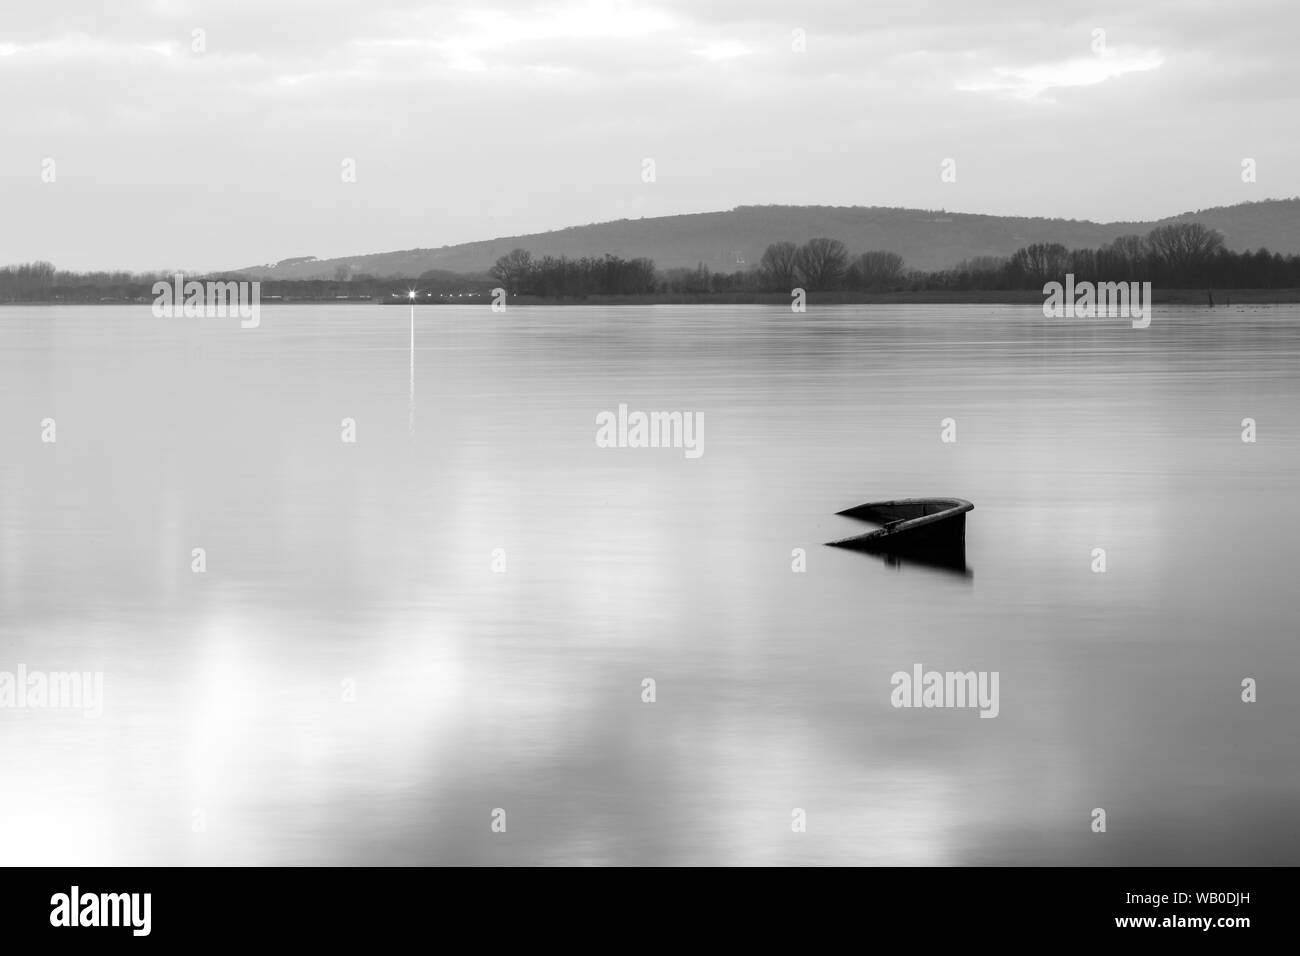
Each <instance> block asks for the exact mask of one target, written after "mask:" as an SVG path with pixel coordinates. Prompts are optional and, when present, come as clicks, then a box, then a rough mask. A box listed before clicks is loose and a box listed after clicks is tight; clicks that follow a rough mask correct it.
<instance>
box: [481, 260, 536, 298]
mask: <svg viewBox="0 0 1300 956" xmlns="http://www.w3.org/2000/svg"><path fill="white" fill-rule="evenodd" d="M532 268H533V254H532V253H531V252H529V251H528V250H526V249H512V250H511V251H510V252H509V253H508V254H506V255H504V256H502V257H501V258H500V259H498V260H497V261H496V264H495V265H493V266H492V268H491V269H489V270H488V275H490V276H491V277H492V278H494V279H496V280H497V281H499V282H500V283H501V285H502V287H504V288H505V290H506V291H507V292H509V293H510V294H511V295H518V294H519V291H520V289H521V288H522V287H523V285H524V283H525V281H526V280H527V278H528V275H529V273H530V272H531V271H532Z"/></svg>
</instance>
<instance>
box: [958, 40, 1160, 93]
mask: <svg viewBox="0 0 1300 956" xmlns="http://www.w3.org/2000/svg"><path fill="white" fill-rule="evenodd" d="M1163 64H1164V57H1163V56H1161V55H1160V53H1159V52H1158V51H1156V50H1146V51H1140V52H1135V53H1119V52H1114V51H1111V50H1107V51H1106V52H1105V53H1101V54H1097V55H1094V56H1090V57H1073V58H1070V59H1066V60H1059V61H1057V62H1055V63H1041V64H1036V65H1034V66H1026V67H995V68H993V69H992V70H991V71H989V72H988V73H987V74H986V75H985V76H984V77H982V78H979V79H974V80H966V81H959V82H958V83H957V84H956V88H957V89H958V90H962V91H963V92H972V93H989V92H991V93H999V94H1007V95H1010V96H1012V97H1014V98H1017V99H1034V98H1035V97H1038V96H1040V95H1041V94H1043V93H1045V92H1047V91H1049V90H1057V89H1065V88H1069V87H1077V86H1095V85H1096V84H1098V83H1104V82H1106V81H1107V80H1109V79H1113V78H1114V77H1117V76H1123V75H1124V74H1126V73H1144V72H1147V71H1149V70H1155V69H1158V68H1159V67H1160V66H1161V65H1163Z"/></svg>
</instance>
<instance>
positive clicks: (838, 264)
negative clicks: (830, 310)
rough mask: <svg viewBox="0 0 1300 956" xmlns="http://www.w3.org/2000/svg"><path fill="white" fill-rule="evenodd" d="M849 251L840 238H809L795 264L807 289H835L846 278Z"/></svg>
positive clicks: (801, 247) (800, 249) (801, 248)
mask: <svg viewBox="0 0 1300 956" xmlns="http://www.w3.org/2000/svg"><path fill="white" fill-rule="evenodd" d="M848 264H849V252H848V250H847V249H845V248H844V243H842V242H840V241H839V240H838V239H827V238H824V237H823V238H819V239H809V240H808V241H807V242H805V243H804V244H803V245H802V246H800V247H799V254H798V256H797V258H796V260H795V265H796V266H797V268H798V271H799V278H800V279H802V280H803V284H804V287H805V288H807V289H833V288H835V287H836V286H837V285H839V283H840V280H841V279H843V278H844V271H845V269H846V268H847V267H848Z"/></svg>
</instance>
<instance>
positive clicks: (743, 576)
mask: <svg viewBox="0 0 1300 956" xmlns="http://www.w3.org/2000/svg"><path fill="white" fill-rule="evenodd" d="M410 334H411V332H410V314H409V312H408V310H406V309H404V308H398V307H378V306H356V307H351V306H331V307H311V306H280V307H272V306H266V307H264V308H263V311H262V318H261V327H260V328H257V329H250V330H241V329H240V328H239V325H238V322H237V321H236V320H226V319H156V318H154V317H153V316H152V315H151V314H150V311H149V308H148V307H147V306H140V307H102V308H101V307H68V308H34V309H25V308H6V309H4V310H0V671H11V672H16V668H17V667H18V665H20V664H21V665H24V666H25V667H26V668H27V669H28V670H29V671H31V670H43V671H50V672H53V671H70V670H77V671H90V672H94V671H99V672H102V673H103V681H104V701H103V715H102V716H101V717H99V718H97V719H96V718H89V719H88V718H86V717H84V716H83V715H82V713H81V712H80V711H78V710H74V709H63V710H50V709H37V708H32V707H28V708H13V707H11V708H8V709H0V863H48V864H76V865H83V864H84V865H90V864H340V863H372V864H373V863H398V864H436V863H491V864H507V863H519V864H607V863H612V864H707V863H720V864H764V863H771V864H795V863H842V864H855V863H862V864H922V865H928V864H1020V863H1049V864H1112V863H1113V864H1137V863H1141V864H1161V865H1163V864H1257V863H1259V864H1262V863H1271V864H1281V863H1290V864H1296V863H1300V831H1298V830H1297V828H1296V826H1295V821H1296V815H1297V812H1298V811H1300V732H1298V730H1300V633H1298V631H1297V620H1298V619H1300V615H1298V614H1297V602H1298V600H1300V598H1298V596H1297V595H1298V593H1300V589H1298V588H1297V584H1296V578H1297V568H1298V567H1300V535H1298V534H1297V528H1300V494H1297V489H1298V488H1300V317H1298V311H1297V308H1296V307H1294V306H1287V307H1258V308H1243V307H1233V308H1230V309H1228V308H1220V309H1217V310H1213V311H1211V310H1208V309H1205V308H1195V309H1193V308H1173V307H1170V308H1165V309H1157V310H1156V312H1155V315H1154V319H1153V321H1152V324H1151V326H1150V327H1149V328H1148V329H1145V330H1137V329H1133V328H1131V327H1130V325H1129V323H1128V322H1127V321H1125V320H1120V319H1111V320H1106V319H1102V320H1063V319H1060V320H1047V319H1044V318H1043V316H1042V312H1041V309H1039V308H1037V307H1032V306H1031V307H1007V306H936V307H886V306H846V307H835V308H814V309H813V310H812V311H810V312H809V313H807V314H805V315H792V314H791V313H790V312H788V311H785V310H781V309H776V308H765V307H685V306H683V307H643V308H602V307H589V308H561V307H555V308H531V309H529V308H517V307H512V308H511V309H510V311H509V312H508V313H506V314H504V315H496V314H492V313H491V312H490V311H489V310H488V309H487V308H486V307H484V306H478V307H473V308H470V307H465V308H460V307H450V306H448V307H426V308H421V309H418V310H417V311H416V313H415V350H414V356H413V368H414V379H413V381H414V385H413V388H412V371H411V370H412V353H411V352H410V348H409V347H410ZM620 403H624V404H626V405H628V407H629V408H630V409H632V410H643V411H670V410H682V411H691V412H699V413H702V415H703V417H704V423H705V428H704V435H703V440H704V445H703V448H704V454H703V455H702V456H701V457H699V458H697V459H689V458H687V457H686V456H685V454H684V453H683V451H682V450H680V449H633V448H615V449H602V448H598V447H596V443H595V440H594V438H595V431H596V426H595V422H596V416H597V415H598V414H599V413H600V412H602V411H614V410H616V409H617V408H618V406H619V404H620ZM47 418H48V419H54V421H55V423H56V428H57V431H56V437H57V440H56V441H55V442H53V443H48V442H43V441H42V440H41V439H42V421H43V420H44V419H47ZM345 418H351V419H353V420H354V421H355V423H356V441H355V443H346V442H344V441H342V440H341V435H342V420H343V419H345ZM945 418H951V419H954V420H955V423H956V437H957V441H956V442H955V443H945V442H943V441H941V440H940V433H941V422H942V420H943V419H945ZM1244 418H1252V419H1254V420H1255V421H1256V423H1257V428H1258V440H1257V441H1256V442H1255V443H1246V442H1243V441H1242V420H1243V419H1244ZM923 495H945V496H959V497H963V498H967V499H969V500H971V501H973V502H974V504H975V510H974V511H973V512H972V513H971V514H970V515H969V516H968V522H967V555H966V557H967V562H968V565H969V571H968V573H967V574H959V573H952V572H949V571H944V570H939V569H935V568H931V567H926V566H920V565H914V564H903V565H891V564H887V563H886V562H885V561H883V560H882V559H880V558H877V557H873V556H871V555H865V554H860V553H855V552H848V551H841V550H838V549H832V548H826V547H823V546H822V543H823V542H825V541H828V540H831V539H833V538H838V537H842V536H844V535H847V534H851V533H855V532H857V531H861V530H867V528H866V526H863V525H860V524H857V523H855V522H852V521H850V520H848V519H845V518H840V517H836V516H835V514H834V513H835V512H836V511H838V510H841V509H843V508H847V507H849V506H851V505H856V504H860V503H862V502H864V501H870V500H875V499H884V498H891V497H912V496H923ZM195 548H203V549H205V553H206V571H205V572H204V573H194V572H193V571H192V561H193V560H194V559H193V557H192V552H193V549H195ZM797 548H802V549H805V551H806V562H807V570H806V572H805V573H795V572H793V571H792V563H793V562H794V560H795V559H794V558H793V557H792V552H793V551H794V549H797ZM1095 548H1103V549H1105V560H1106V571H1105V573H1095V572H1094V571H1093V570H1092V568H1093V565H1094V557H1093V549H1095ZM496 549H501V551H499V552H497V553H496V555H495V557H494V551H496ZM502 561H504V571H503V572H502V571H500V570H496V571H494V567H493V566H494V562H495V563H496V564H497V567H498V568H500V567H501V562H502ZM918 663H919V664H922V665H923V666H924V667H925V668H926V669H927V670H928V669H936V670H939V671H950V670H953V671H955V670H960V671H968V670H974V671H989V672H992V671H996V672H998V674H999V675H1000V708H999V714H998V716H997V717H996V719H980V718H979V716H978V713H977V711H975V710H971V709H896V708H894V707H893V706H891V702H890V697H891V690H892V688H891V675H892V674H893V673H894V672H896V671H900V670H902V671H909V672H910V671H911V669H912V667H913V665H915V664H918ZM646 678H652V679H653V680H654V681H655V701H654V702H653V703H646V702H643V700H642V687H643V684H642V682H643V680H645V679H646ZM1245 678H1254V679H1256V680H1257V681H1258V701H1257V702H1255V703H1244V702H1243V701H1242V699H1241V696H1242V680H1243V679H1245ZM347 698H353V699H347ZM497 808H501V809H503V810H504V811H505V819H506V832H505V833H494V832H493V830H492V822H493V811H494V810H495V809H497ZM796 808H798V809H802V810H803V811H804V812H805V813H806V820H807V832H803V833H798V832H793V831H792V820H793V818H794V817H793V811H794V810H795V809H796ZM1094 808H1103V809H1104V810H1105V811H1106V814H1107V829H1106V832H1105V833H1104V834H1100V833H1093V832H1091V829H1090V826H1091V824H1092V820H1093V816H1092V813H1093V810H1094Z"/></svg>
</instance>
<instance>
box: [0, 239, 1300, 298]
mask: <svg viewBox="0 0 1300 956" xmlns="http://www.w3.org/2000/svg"><path fill="white" fill-rule="evenodd" d="M1067 273H1072V274H1073V275H1074V277H1075V280H1076V281H1080V282H1082V281H1091V282H1150V283H1151V284H1152V286H1153V287H1155V288H1157V289H1203V288H1204V289H1300V255H1289V256H1283V255H1281V254H1280V253H1271V252H1269V251H1268V250H1266V249H1259V250H1256V251H1253V252H1231V251H1229V250H1228V249H1226V248H1224V245H1223V236H1222V235H1220V234H1219V233H1218V232H1216V231H1214V230H1212V229H1207V228H1206V227H1205V226H1203V225H1201V224H1200V223H1195V222H1189V223H1170V224H1167V225H1164V226H1158V227H1156V228H1155V229H1152V230H1151V231H1150V232H1149V233H1147V234H1146V235H1145V236H1137V235H1128V236H1120V237H1119V238H1118V239H1115V240H1114V241H1113V242H1110V243H1108V244H1107V245H1105V246H1101V247H1099V248H1096V249H1067V248H1066V247H1065V246H1063V245H1061V244H1060V243H1034V244H1032V245H1028V246H1025V247H1023V248H1021V249H1018V250H1016V252H1015V253H1013V254H1012V255H1010V256H1005V257H989V256H985V257H980V258H976V259H971V260H968V261H966V262H963V263H960V264H959V265H957V266H955V267H953V268H951V269H940V270H935V271H930V272H921V271H917V270H909V269H907V268H906V267H905V264H904V262H903V258H902V257H901V256H900V255H898V254H897V253H894V252H889V251H884V250H873V251H867V252H861V253H858V254H856V255H854V254H850V252H849V250H848V249H847V248H846V247H845V245H844V244H843V243H842V242H840V241H839V240H838V239H828V238H817V239H810V240H808V241H807V242H805V243H803V244H802V245H797V244H795V243H793V242H774V243H772V244H771V245H769V246H768V247H767V249H766V250H765V251H764V252H763V255H762V257H761V259H760V260H759V261H758V262H757V263H755V264H754V265H752V266H750V267H749V268H747V269H737V270H735V271H733V272H714V271H711V270H710V269H708V268H707V267H706V266H704V265H702V264H701V265H699V266H697V267H696V268H694V269H669V270H666V271H660V270H658V269H656V268H655V264H654V262H653V261H651V260H650V259H644V258H639V259H624V258H622V257H620V256H615V255H605V256H587V257H583V258H576V259H570V258H567V257H565V256H560V257H555V256H545V257H542V258H534V257H533V255H532V254H531V253H529V252H528V251H527V250H524V249H515V250H513V251H512V252H510V253H509V254H508V255H505V256H502V257H501V258H500V259H498V260H497V261H496V264H495V265H493V266H492V268H491V269H489V270H488V273H487V274H486V275H484V274H478V275H461V274H457V273H450V272H445V271H440V270H430V271H428V272H425V273H423V274H422V275H420V276H417V277H415V278H412V279H404V278H394V277H377V276H370V275H364V274H357V275H350V276H349V275H346V274H345V273H344V274H339V275H336V277H335V278H334V279H332V280H328V279H291V280H290V279H275V278H270V279H262V280H261V283H262V287H261V298H262V301H267V300H268V299H270V300H275V299H280V300H283V301H317V302H319V301H336V300H357V299H362V300H364V299H371V300H383V299H386V298H388V297H390V296H393V295H398V296H405V294H406V290H407V289H410V288H415V289H418V290H419V291H420V292H421V293H422V294H423V293H428V294H429V295H430V296H432V297H435V298H438V299H446V300H451V299H455V298H457V297H470V298H478V297H482V296H485V295H488V294H490V292H491V290H492V289H493V288H496V287H501V288H504V289H506V290H507V291H508V292H509V293H510V294H511V295H516V296H525V297H538V298H546V299H575V300H581V299H584V298H587V297H591V296H652V295H709V294H721V293H728V294H736V293H744V294H747V295H748V294H760V293H786V294H788V293H789V292H790V290H791V289H795V288H802V289H804V290H805V291H808V292H830V291H843V292H873V293H874V292H945V293H954V292H965V291H981V292H996V291H1012V290H1039V291H1041V289H1042V287H1043V285H1044V284H1045V283H1047V282H1053V281H1061V280H1063V278H1064V277H1065V275H1066V274H1067ZM171 278H172V276H171V275H170V274H163V273H159V274H148V275H145V274H136V273H128V272H88V273H77V272H64V271H59V270H56V269H55V268H54V266H53V265H51V264H50V263H48V262H33V263H28V264H25V265H18V266H8V267H5V268H0V302H88V303H89V302H132V301H134V302H146V301H151V300H152V297H153V292H152V288H153V284H154V282H156V281H158V280H160V279H165V280H168V281H170V280H171ZM186 278H187V279H198V280H208V279H221V280H236V281H238V280H239V279H240V278H241V277H240V276H238V275H233V276H231V275H221V274H211V275H189V274H187V275H186Z"/></svg>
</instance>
